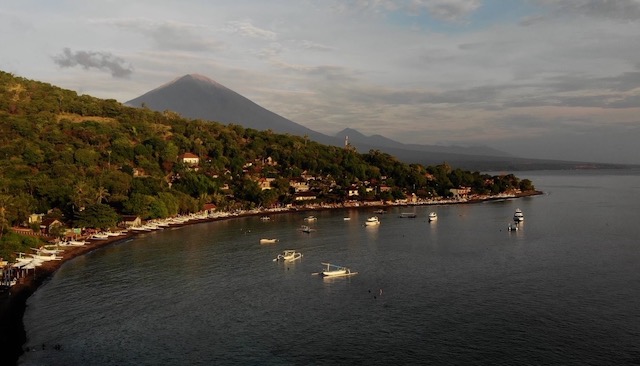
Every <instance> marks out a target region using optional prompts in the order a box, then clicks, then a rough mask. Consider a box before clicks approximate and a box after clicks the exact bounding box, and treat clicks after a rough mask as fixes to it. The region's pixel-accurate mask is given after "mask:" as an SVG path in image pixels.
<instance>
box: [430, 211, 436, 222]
mask: <svg viewBox="0 0 640 366" xmlns="http://www.w3.org/2000/svg"><path fill="white" fill-rule="evenodd" d="M437 219H438V214H437V213H435V212H430V213H429V221H436V220H437Z"/></svg>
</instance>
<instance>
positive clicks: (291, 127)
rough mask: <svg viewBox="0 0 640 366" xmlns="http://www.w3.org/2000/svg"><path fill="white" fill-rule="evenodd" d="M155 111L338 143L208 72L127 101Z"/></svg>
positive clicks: (191, 75) (191, 76) (186, 76)
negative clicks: (238, 90)
mask: <svg viewBox="0 0 640 366" xmlns="http://www.w3.org/2000/svg"><path fill="white" fill-rule="evenodd" d="M125 104H126V105H129V106H132V107H141V106H143V105H144V106H146V107H148V108H150V109H152V110H155V111H164V110H171V111H174V112H177V113H179V114H180V115H181V116H182V117H185V118H194V119H197V118H199V119H205V120H209V121H215V122H220V123H223V124H229V123H234V124H237V125H241V126H243V127H245V128H253V129H256V130H260V131H262V130H268V129H270V130H272V131H273V132H277V133H289V134H291V135H297V136H304V135H307V136H309V138H310V139H312V140H314V141H318V142H321V143H324V144H331V145H335V144H336V143H337V141H336V140H335V139H334V138H332V137H329V136H326V135H323V134H321V133H319V132H316V131H313V130H311V129H309V128H307V127H304V126H302V125H299V124H297V123H295V122H292V121H290V120H288V119H286V118H284V117H282V116H279V115H277V114H275V113H273V112H271V111H269V110H267V109H265V108H263V107H261V106H259V105H258V104H256V103H254V102H252V101H251V100H249V99H247V98H245V97H243V96H242V95H240V94H238V93H236V92H234V91H233V90H231V89H229V88H227V87H225V86H224V85H221V84H219V83H217V82H215V81H213V80H211V79H209V78H207V77H205V76H202V75H198V74H190V75H185V76H183V77H180V78H177V79H175V80H173V81H171V82H169V83H167V84H164V85H162V86H160V87H158V88H156V89H154V90H152V91H150V92H148V93H145V94H143V95H141V96H139V97H137V98H135V99H132V100H130V101H128V102H126V103H125Z"/></svg>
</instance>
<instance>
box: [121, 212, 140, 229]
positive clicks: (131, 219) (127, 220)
mask: <svg viewBox="0 0 640 366" xmlns="http://www.w3.org/2000/svg"><path fill="white" fill-rule="evenodd" d="M118 226H120V227H123V228H125V229H128V228H131V227H134V226H142V219H141V218H140V216H136V215H124V216H122V221H120V223H119V224H118Z"/></svg>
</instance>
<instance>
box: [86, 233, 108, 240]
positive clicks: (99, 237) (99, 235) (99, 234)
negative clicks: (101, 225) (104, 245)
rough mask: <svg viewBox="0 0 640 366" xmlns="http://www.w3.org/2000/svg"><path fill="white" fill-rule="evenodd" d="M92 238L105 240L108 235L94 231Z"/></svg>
mask: <svg viewBox="0 0 640 366" xmlns="http://www.w3.org/2000/svg"><path fill="white" fill-rule="evenodd" d="M90 239H93V240H107V239H109V235H107V234H105V233H96V234H93V235H91V238H90Z"/></svg>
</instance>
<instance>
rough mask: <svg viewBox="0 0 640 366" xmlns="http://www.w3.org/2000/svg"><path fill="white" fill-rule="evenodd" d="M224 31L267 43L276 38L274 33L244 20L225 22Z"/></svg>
mask: <svg viewBox="0 0 640 366" xmlns="http://www.w3.org/2000/svg"><path fill="white" fill-rule="evenodd" d="M226 29H227V31H228V32H230V33H237V34H240V35H242V36H245V37H250V38H258V39H264V40H267V41H274V40H276V39H277V38H278V37H277V34H276V33H275V32H272V31H270V30H266V29H262V28H258V27H256V26H254V25H253V24H251V22H249V21H246V20H243V21H240V20H238V21H229V22H227V26H226Z"/></svg>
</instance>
